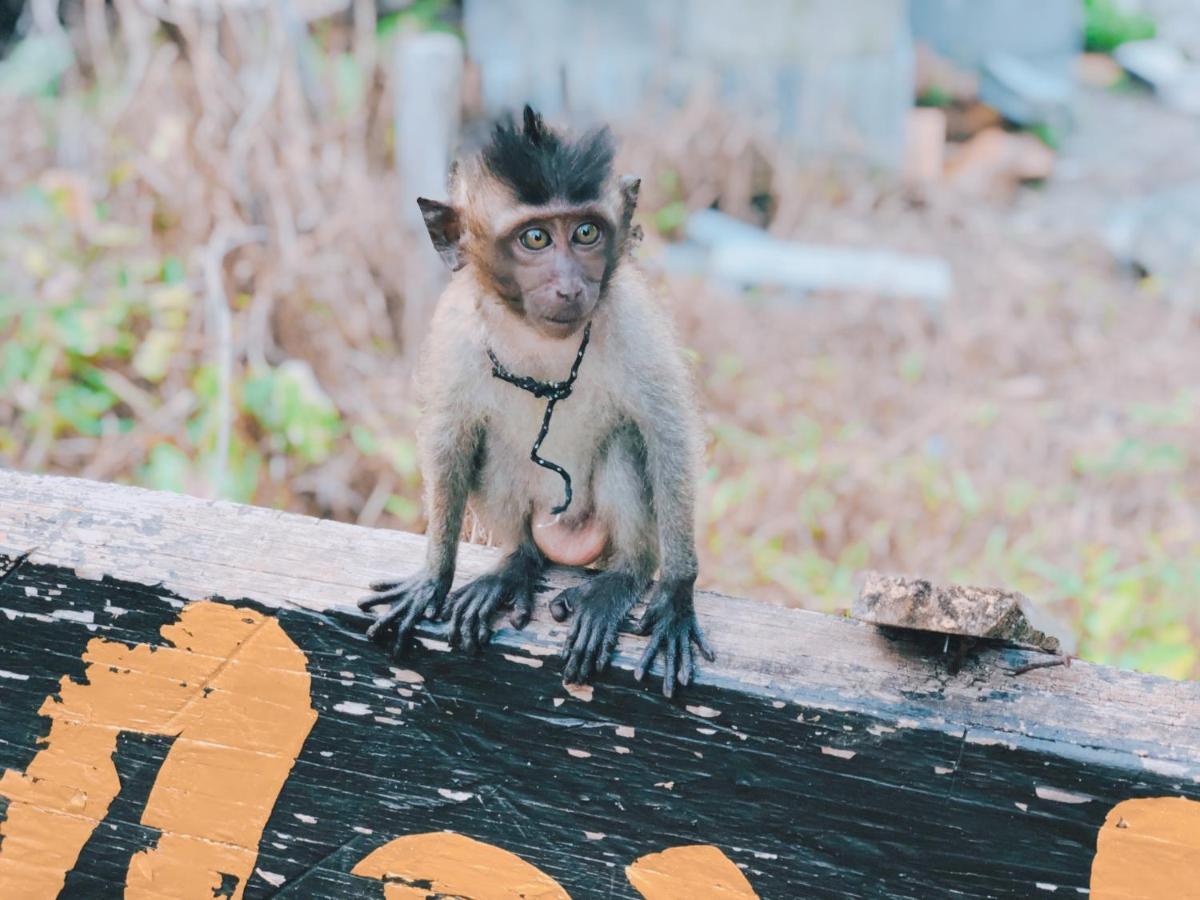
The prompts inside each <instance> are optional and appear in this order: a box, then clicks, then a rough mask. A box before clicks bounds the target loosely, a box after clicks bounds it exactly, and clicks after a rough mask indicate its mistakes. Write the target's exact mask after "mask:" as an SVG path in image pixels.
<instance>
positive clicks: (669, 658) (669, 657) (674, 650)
mask: <svg viewBox="0 0 1200 900" xmlns="http://www.w3.org/2000/svg"><path fill="white" fill-rule="evenodd" d="M664 652H665V656H666V659H665V660H664V662H665V663H666V669H667V672H666V674H665V675H663V696H664V697H666V698H668V699H670V698H671V697H673V696H675V657H676V656H677V655H678V654H679V638H678V637H676V636H675V635H671V636H670V637H669V638H667V646H666V650H665V651H664Z"/></svg>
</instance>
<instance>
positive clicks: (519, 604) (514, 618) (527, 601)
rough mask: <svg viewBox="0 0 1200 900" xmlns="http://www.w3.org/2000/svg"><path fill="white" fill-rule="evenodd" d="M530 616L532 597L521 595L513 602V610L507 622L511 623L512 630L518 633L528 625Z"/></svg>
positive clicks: (530, 595)
mask: <svg viewBox="0 0 1200 900" xmlns="http://www.w3.org/2000/svg"><path fill="white" fill-rule="evenodd" d="M532 615H533V595H532V594H521V595H519V596H518V597H516V599H514V600H513V608H512V612H511V613H510V614H509V616H508V621H510V622H512V626H513V628H516V629H517V630H518V631H519V630H521V629H522V628H524V627H525V626H526V625H528V624H529V618H530V617H531V616H532Z"/></svg>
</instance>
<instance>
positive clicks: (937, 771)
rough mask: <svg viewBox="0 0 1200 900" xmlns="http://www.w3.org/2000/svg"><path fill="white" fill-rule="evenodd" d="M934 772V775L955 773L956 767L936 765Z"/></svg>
mask: <svg viewBox="0 0 1200 900" xmlns="http://www.w3.org/2000/svg"><path fill="white" fill-rule="evenodd" d="M933 774H934V775H953V774H954V769H952V768H946V767H945V766H934V767H933Z"/></svg>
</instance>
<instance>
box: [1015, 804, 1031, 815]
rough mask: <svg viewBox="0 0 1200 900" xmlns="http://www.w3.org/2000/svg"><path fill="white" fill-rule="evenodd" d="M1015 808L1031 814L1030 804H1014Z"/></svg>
mask: <svg viewBox="0 0 1200 900" xmlns="http://www.w3.org/2000/svg"><path fill="white" fill-rule="evenodd" d="M1013 806H1015V807H1016V808H1017V809H1019V810H1020V811H1021V812H1025V813H1027V812H1029V804H1028V803H1014V804H1013Z"/></svg>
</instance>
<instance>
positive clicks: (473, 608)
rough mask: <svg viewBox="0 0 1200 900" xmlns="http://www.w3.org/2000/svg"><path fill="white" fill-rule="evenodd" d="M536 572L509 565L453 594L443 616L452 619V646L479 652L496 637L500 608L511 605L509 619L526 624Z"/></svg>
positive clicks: (515, 622)
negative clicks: (494, 629)
mask: <svg viewBox="0 0 1200 900" xmlns="http://www.w3.org/2000/svg"><path fill="white" fill-rule="evenodd" d="M536 587H537V577H536V575H528V574H526V573H524V572H513V571H511V570H510V569H508V568H506V569H503V570H501V571H499V572H496V573H493V574H491V575H481V576H480V577H479V578H476V579H475V580H474V581H472V582H470V583H469V584H465V585H463V586H462V587H460V588H459V589H458V590H457V591H455V592H454V593H453V594H451V595H450V599H449V601H448V602H447V603H446V607H445V609H444V610H443V611H442V619H443V620H449V622H450V646H452V647H458V648H459V649H461V650H465V651H466V652H467V653H478V652H479V651H480V650H481V649H483V647H484V645H485V644H487V642H488V641H489V640H491V637H492V619H493V618H494V617H495V615H496V612H497V611H498V610H500V609H504V608H507V609H511V610H512V612H511V613H510V614H509V617H508V620H509V621H510V622H511V623H512V625H513V627H514V628H524V627H525V626H526V625H527V624H528V623H529V617H530V615H532V614H533V594H534V591H535V590H536Z"/></svg>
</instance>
